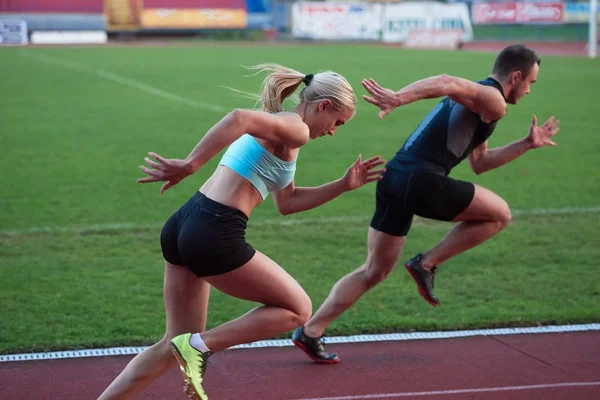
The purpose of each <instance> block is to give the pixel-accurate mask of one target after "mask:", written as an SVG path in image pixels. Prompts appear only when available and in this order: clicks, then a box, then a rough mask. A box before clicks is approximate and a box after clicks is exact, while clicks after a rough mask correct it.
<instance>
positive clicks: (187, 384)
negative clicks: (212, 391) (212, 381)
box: [170, 343, 208, 400]
mask: <svg viewBox="0 0 600 400" xmlns="http://www.w3.org/2000/svg"><path fill="white" fill-rule="evenodd" d="M170 345H171V352H172V353H173V355H174V356H175V358H176V359H177V362H178V363H179V370H180V372H181V376H182V377H183V390H184V391H185V393H186V394H187V395H188V396H189V397H190V399H192V400H208V396H206V395H204V396H202V395H200V394H199V393H198V392H197V391H196V389H195V388H194V385H193V384H192V380H191V378H190V377H189V376H188V374H187V372H186V369H187V362H186V361H185V359H184V358H183V356H182V355H181V353H180V352H179V349H178V348H177V346H175V345H174V344H173V343H171V344H170Z"/></svg>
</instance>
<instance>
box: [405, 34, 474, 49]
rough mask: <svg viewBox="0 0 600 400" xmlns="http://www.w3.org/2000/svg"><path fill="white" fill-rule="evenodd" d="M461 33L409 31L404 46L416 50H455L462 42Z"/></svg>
mask: <svg viewBox="0 0 600 400" xmlns="http://www.w3.org/2000/svg"><path fill="white" fill-rule="evenodd" d="M462 37H463V31H461V30H458V29H454V30H450V29H448V30H442V29H437V30H436V29H411V30H410V31H409V32H408V35H407V36H406V41H405V42H404V45H405V46H406V47H409V48H417V49H448V50H456V49H457V48H458V46H459V44H460V42H461V41H462Z"/></svg>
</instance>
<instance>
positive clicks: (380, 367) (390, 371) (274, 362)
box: [0, 331, 600, 400]
mask: <svg viewBox="0 0 600 400" xmlns="http://www.w3.org/2000/svg"><path fill="white" fill-rule="evenodd" d="M327 348H328V350H329V351H337V352H339V354H340V356H341V359H342V361H341V363H339V364H335V365H317V364H314V363H312V362H311V361H310V360H309V359H308V358H307V357H306V355H305V354H304V353H303V352H302V351H301V350H299V349H297V348H295V347H281V348H262V349H235V350H228V351H225V352H222V353H217V354H215V355H213V357H212V358H211V360H212V361H213V362H212V363H211V364H209V366H208V369H207V373H206V376H205V382H206V385H205V389H206V391H207V393H208V395H209V398H210V399H211V400H227V399H236V400H240V399H247V400H270V399H273V400H275V399H276V400H297V399H313V400H316V399H320V400H324V399H325V398H331V397H333V398H339V397H344V396H352V397H351V398H352V400H354V399H405V398H419V399H421V398H423V399H427V400H429V399H438V398H439V399H444V400H458V399H461V400H465V399H485V400H500V399H502V400H505V399H510V400H521V399H533V400H538V399H539V400H542V399H543V400H565V399H568V400H580V399H581V400H583V399H586V400H598V399H600V332H598V331H588V332H573V333H560V334H559V333H552V334H535V335H511V336H477V337H470V338H457V339H440V340H410V341H397V342H372V343H358V344H329V345H327ZM131 358H132V356H114V357H105V358H103V357H91V358H80V359H62V360H50V361H24V362H6V363H0V399H6V400H17V399H19V400H20V399H23V400H30V399H36V400H37V399H57V400H59V399H60V400H75V399H77V400H81V399H96V398H97V397H98V395H99V394H100V393H101V392H102V391H103V389H104V388H105V387H106V386H107V385H108V384H109V383H110V382H111V380H112V379H113V378H114V377H115V376H117V374H118V373H119V372H120V371H121V370H122V369H123V367H124V366H125V365H126V363H127V362H128V361H129V360H130V359H131ZM584 382H587V383H588V386H575V385H581V384H582V383H584ZM552 384H570V385H572V386H552ZM534 385H540V386H539V387H530V386H534ZM523 386H525V388H523ZM507 387H521V388H520V389H518V388H517V389H518V390H516V389H514V388H513V389H512V390H510V389H506V388H507ZM490 388H504V389H501V390H498V389H494V390H489V389H490ZM454 390H458V391H459V392H458V393H456V392H454V393H453V392H452V391H454ZM431 392H433V393H431ZM377 395H379V396H377ZM381 395H385V396H381ZM186 398H187V396H186V395H185V394H184V393H183V391H182V381H181V376H180V374H179V371H178V370H177V369H173V370H171V371H169V372H168V373H167V374H165V375H164V376H163V377H162V378H161V379H160V380H158V381H156V382H155V383H154V384H153V385H152V386H150V387H149V388H148V389H147V390H146V391H145V392H143V393H142V394H141V395H139V396H138V397H137V399H182V400H183V399H186ZM336 400H337V399H336ZM339 400H342V399H339ZM344 400H345V399H344Z"/></svg>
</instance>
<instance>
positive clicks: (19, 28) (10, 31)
mask: <svg viewBox="0 0 600 400" xmlns="http://www.w3.org/2000/svg"><path fill="white" fill-rule="evenodd" d="M27 43H29V38H28V37H27V22H25V21H21V20H12V21H9V20H0V46H22V45H26V44H27Z"/></svg>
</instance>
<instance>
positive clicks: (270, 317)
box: [172, 251, 312, 400]
mask: <svg viewBox="0 0 600 400" xmlns="http://www.w3.org/2000/svg"><path fill="white" fill-rule="evenodd" d="M204 279H205V280H206V281H207V282H208V283H209V284H210V285H212V286H214V287H215V288H216V289H218V290H219V291H221V292H223V293H225V294H228V295H230V296H233V297H237V298H240V299H243V300H248V301H252V302H257V303H262V304H263V306H259V307H256V308H254V309H252V310H250V311H249V312H247V313H246V314H244V315H242V316H241V317H239V318H237V319H234V320H232V321H229V322H227V323H225V324H223V325H220V326H218V327H216V328H213V329H210V330H208V331H206V332H204V333H202V334H201V335H199V333H200V332H197V331H193V330H192V331H189V332H190V333H186V334H183V335H180V336H178V337H176V338H174V339H173V341H172V346H173V349H174V354H175V357H176V358H177V360H178V361H179V364H180V367H181V371H182V375H183V379H184V389H185V390H186V392H187V393H188V394H189V395H190V396H191V397H192V398H199V399H202V400H206V399H208V397H207V395H206V393H205V392H204V389H203V388H202V381H203V379H204V371H205V369H206V362H207V358H208V356H210V353H214V352H217V351H220V350H225V349H227V348H229V347H231V346H234V345H237V344H242V343H250V342H255V341H257V340H261V339H268V338H271V337H273V336H276V335H280V334H283V333H285V332H288V331H291V330H292V329H295V328H297V327H299V326H301V325H302V324H304V323H305V322H306V321H307V320H308V319H309V318H310V315H311V313H312V304H311V302H310V298H309V297H308V295H307V294H306V292H305V291H304V289H302V287H301V286H300V284H299V283H298V282H296V280H295V279H294V278H292V277H291V276H290V275H289V274H288V273H287V272H286V271H285V270H284V269H283V268H281V267H280V266H279V265H277V263H275V262H274V261H273V260H271V259H270V258H268V257H267V256H265V255H264V254H262V253H260V252H258V251H257V252H256V253H255V254H254V256H253V257H252V259H251V260H250V261H249V262H247V263H246V264H244V265H243V266H242V267H240V268H238V269H235V270H233V271H231V272H228V273H225V274H222V275H216V276H208V277H205V278H204ZM209 352H210V353H209Z"/></svg>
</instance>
